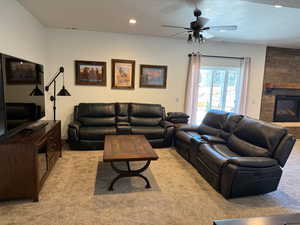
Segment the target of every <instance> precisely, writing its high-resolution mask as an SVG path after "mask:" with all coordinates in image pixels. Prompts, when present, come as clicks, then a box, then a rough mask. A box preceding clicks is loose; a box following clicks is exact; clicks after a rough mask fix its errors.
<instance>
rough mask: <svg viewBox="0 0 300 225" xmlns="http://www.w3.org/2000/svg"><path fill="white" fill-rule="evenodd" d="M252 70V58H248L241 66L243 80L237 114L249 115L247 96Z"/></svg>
mask: <svg viewBox="0 0 300 225" xmlns="http://www.w3.org/2000/svg"><path fill="white" fill-rule="evenodd" d="M250 68H251V58H249V57H246V58H244V60H243V61H242V66H241V80H240V82H241V83H240V90H239V98H238V104H237V112H238V113H240V114H243V115H246V113H247V96H248V86H249V79H250Z"/></svg>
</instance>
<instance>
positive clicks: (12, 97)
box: [0, 54, 45, 137]
mask: <svg viewBox="0 0 300 225" xmlns="http://www.w3.org/2000/svg"><path fill="white" fill-rule="evenodd" d="M0 56H1V61H0V92H1V97H0V110H1V111H0V119H1V121H0V137H5V136H10V135H11V134H14V133H17V132H19V131H21V130H23V129H24V128H26V126H29V125H30V124H32V123H33V122H35V121H37V120H39V119H41V118H42V117H44V116H45V96H44V67H43V65H40V64H37V63H33V62H29V61H27V60H23V59H19V58H16V57H12V56H8V55H4V54H1V55H0Z"/></svg>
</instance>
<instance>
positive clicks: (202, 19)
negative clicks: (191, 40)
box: [198, 16, 209, 26]
mask: <svg viewBox="0 0 300 225" xmlns="http://www.w3.org/2000/svg"><path fill="white" fill-rule="evenodd" d="M198 21H200V24H201V25H202V26H205V24H207V23H208V21H209V19H208V18H205V17H202V16H201V17H199V18H198Z"/></svg>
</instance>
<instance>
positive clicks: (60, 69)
mask: <svg viewBox="0 0 300 225" xmlns="http://www.w3.org/2000/svg"><path fill="white" fill-rule="evenodd" d="M64 71H65V69H64V67H62V66H61V67H60V68H59V72H58V73H57V74H56V75H55V77H54V78H53V79H52V80H51V81H50V83H49V84H48V85H47V86H46V87H45V90H46V91H49V88H50V86H51V85H52V84H53V82H54V81H55V80H56V79H57V77H58V76H59V75H60V74H61V73H63V72H64Z"/></svg>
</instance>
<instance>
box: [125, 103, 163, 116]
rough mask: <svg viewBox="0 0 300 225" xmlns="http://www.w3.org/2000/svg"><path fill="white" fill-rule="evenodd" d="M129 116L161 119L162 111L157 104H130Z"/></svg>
mask: <svg viewBox="0 0 300 225" xmlns="http://www.w3.org/2000/svg"><path fill="white" fill-rule="evenodd" d="M130 116H134V117H152V118H157V117H160V118H162V117H163V109H162V107H161V105H158V104H139V103H132V104H130Z"/></svg>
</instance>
